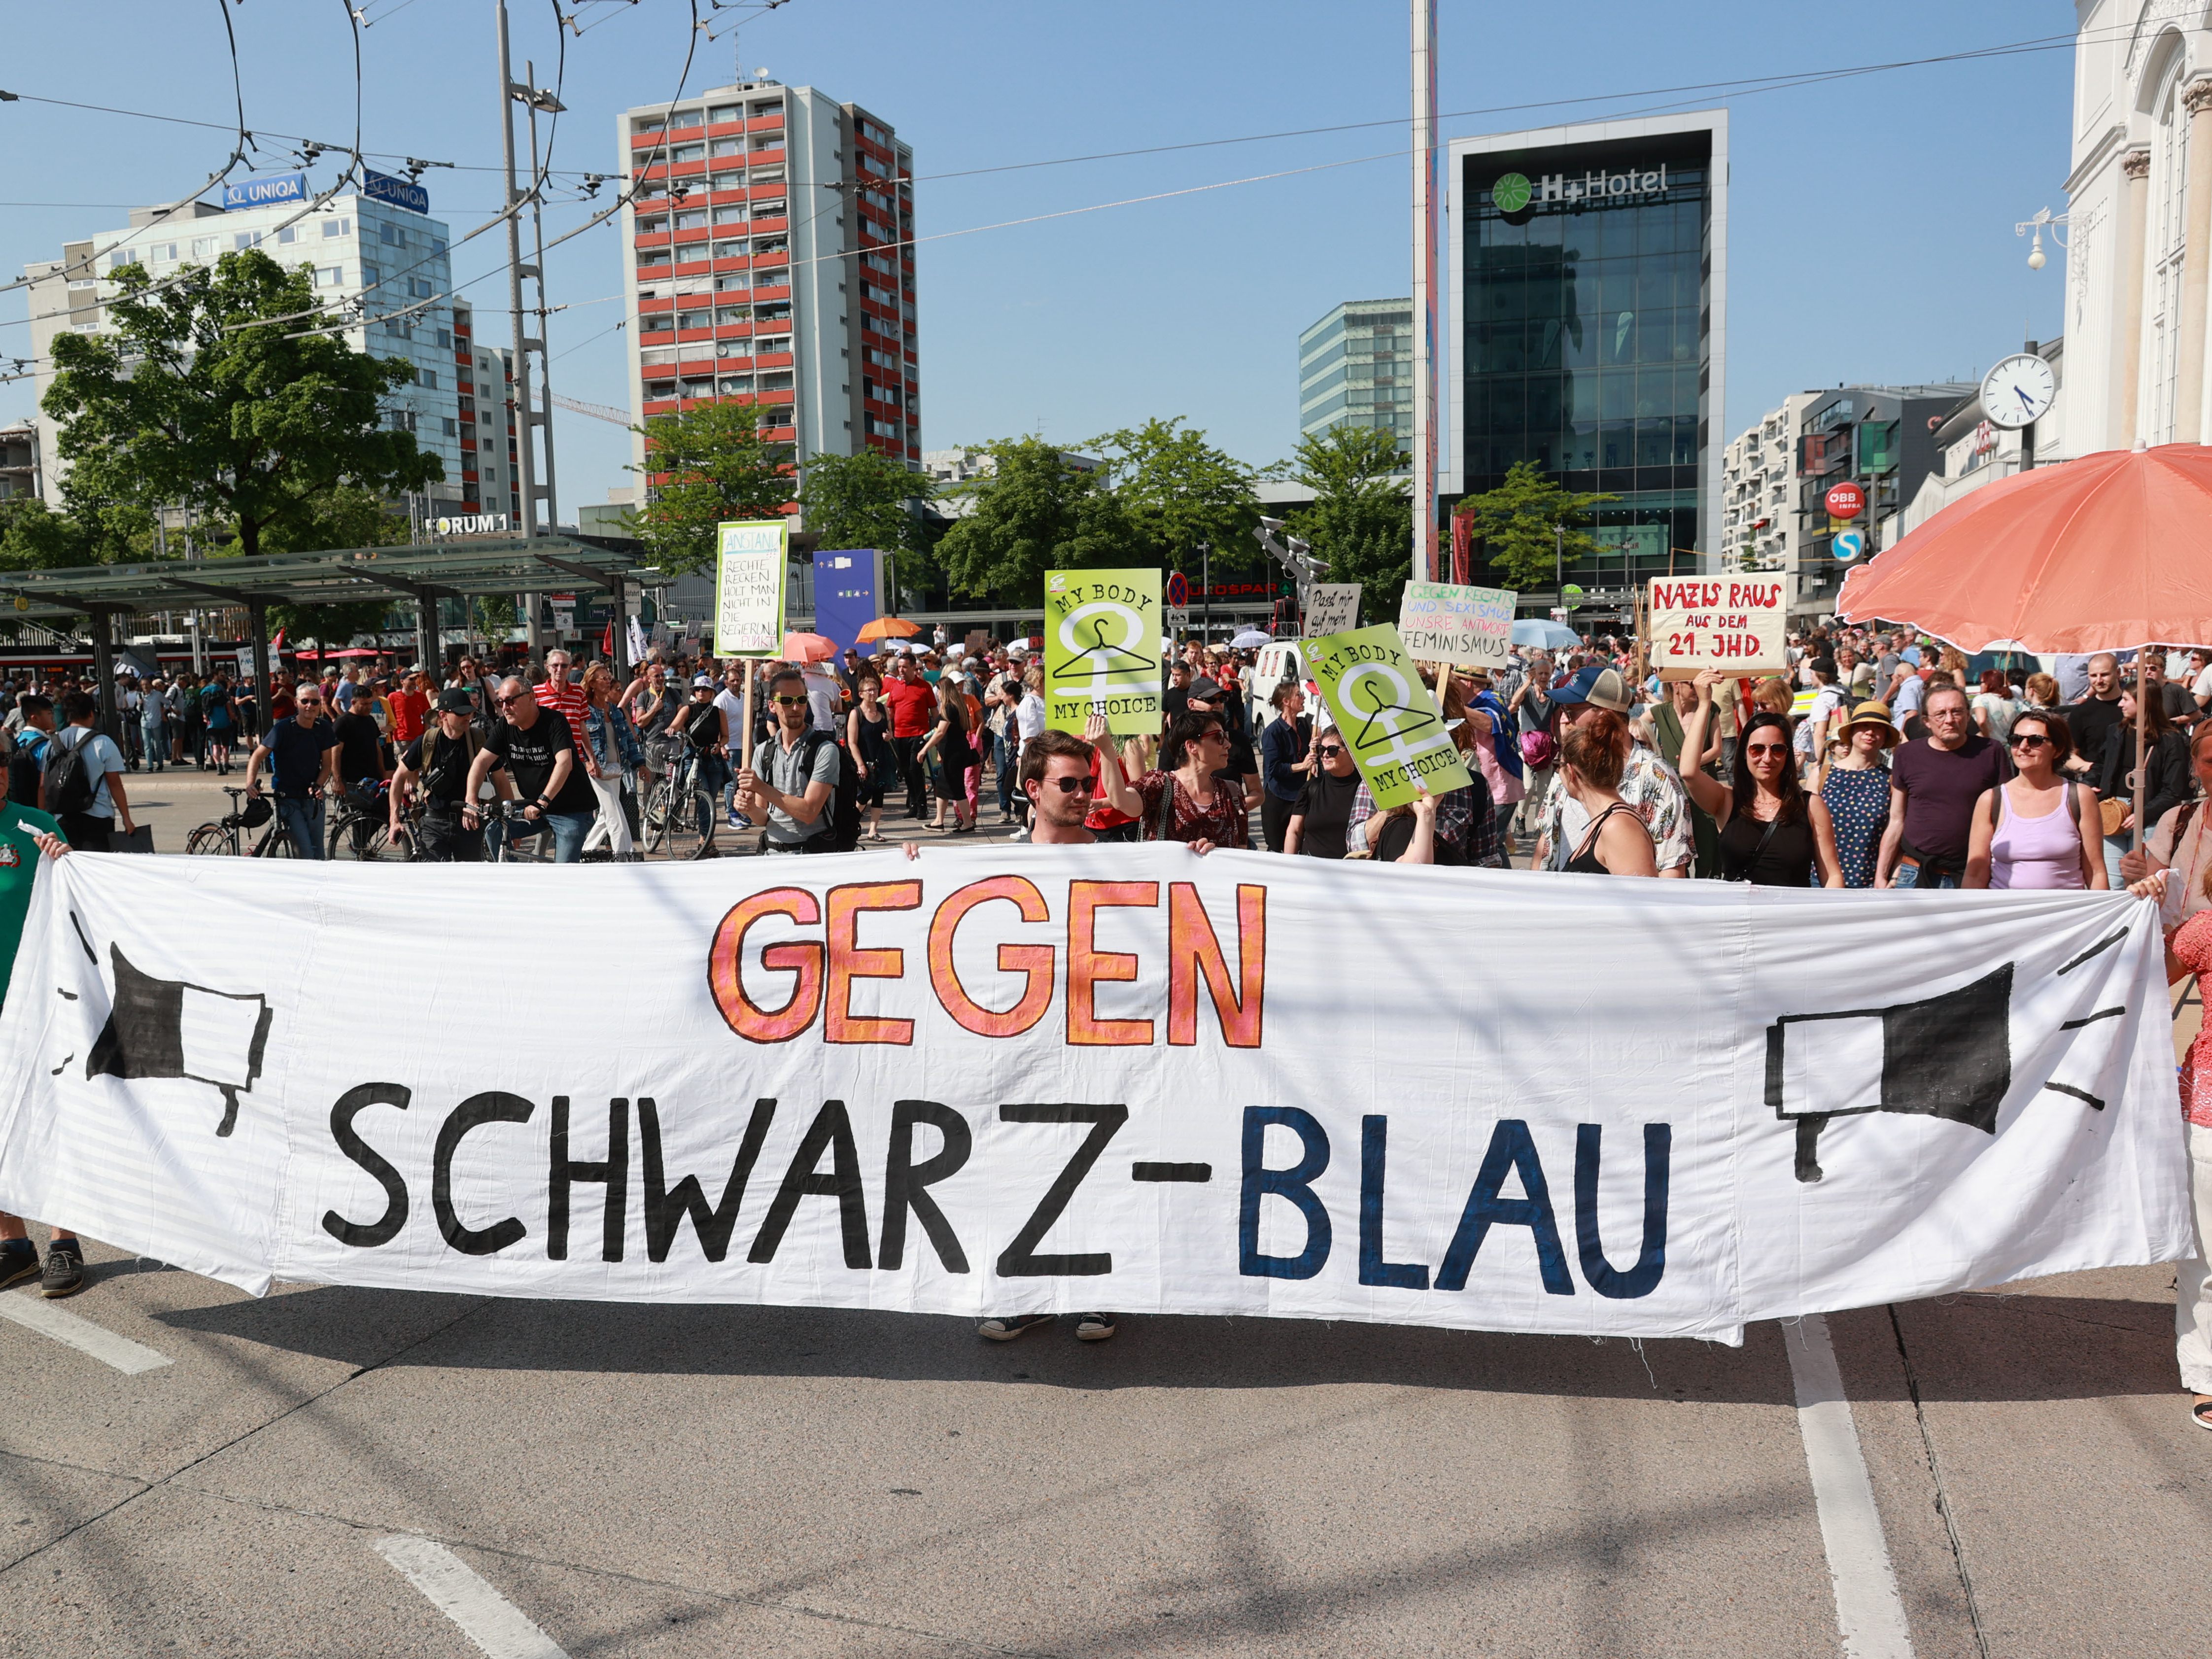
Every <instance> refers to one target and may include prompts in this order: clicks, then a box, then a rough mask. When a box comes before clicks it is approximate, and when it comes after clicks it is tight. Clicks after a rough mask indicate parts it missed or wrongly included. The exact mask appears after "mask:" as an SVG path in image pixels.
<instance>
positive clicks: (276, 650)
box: [269, 628, 284, 657]
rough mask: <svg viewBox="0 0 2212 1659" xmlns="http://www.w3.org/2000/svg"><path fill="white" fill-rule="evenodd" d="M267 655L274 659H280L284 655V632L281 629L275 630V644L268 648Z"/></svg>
mask: <svg viewBox="0 0 2212 1659" xmlns="http://www.w3.org/2000/svg"><path fill="white" fill-rule="evenodd" d="M269 653H270V655H271V656H276V657H281V656H283V654H284V630H283V629H281V628H280V629H277V630H276V643H275V644H274V645H272V646H270V647H269Z"/></svg>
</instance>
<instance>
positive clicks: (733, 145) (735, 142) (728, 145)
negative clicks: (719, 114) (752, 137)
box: [707, 137, 745, 155]
mask: <svg viewBox="0 0 2212 1659" xmlns="http://www.w3.org/2000/svg"><path fill="white" fill-rule="evenodd" d="M707 153H708V155H744V153H745V141H744V138H743V137H730V138H717V139H716V140H714V143H711V144H709V145H708V147H707Z"/></svg>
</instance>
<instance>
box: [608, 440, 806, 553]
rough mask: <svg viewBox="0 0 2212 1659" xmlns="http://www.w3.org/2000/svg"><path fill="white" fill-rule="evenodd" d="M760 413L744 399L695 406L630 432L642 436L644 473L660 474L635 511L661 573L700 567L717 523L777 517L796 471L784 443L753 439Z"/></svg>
mask: <svg viewBox="0 0 2212 1659" xmlns="http://www.w3.org/2000/svg"><path fill="white" fill-rule="evenodd" d="M765 412H766V405H764V404H755V403H751V402H749V401H744V400H739V401H738V402H733V403H720V404H696V405H694V406H693V407H692V408H690V409H687V410H684V412H683V413H681V414H679V415H655V416H653V417H652V418H650V419H649V420H647V422H646V423H645V424H644V425H643V426H641V427H638V428H634V429H635V430H636V431H639V432H641V433H643V434H644V435H645V444H646V452H647V456H646V464H645V468H644V471H646V472H647V474H649V475H654V476H659V475H661V474H665V475H666V476H665V478H664V479H663V481H662V482H661V483H659V484H656V485H653V486H652V488H651V489H650V491H649V494H650V497H651V499H649V500H648V501H647V502H646V504H645V506H644V507H641V508H640V509H639V510H638V511H637V513H635V524H636V527H637V537H638V539H639V540H640V541H641V542H643V543H644V544H645V547H646V550H647V553H649V554H650V555H651V556H652V558H653V562H654V563H655V564H658V565H659V567H660V568H662V569H664V570H666V571H669V572H671V574H678V575H681V574H684V573H685V572H687V571H692V570H703V569H706V568H708V566H709V565H710V564H712V563H713V562H714V527H715V526H717V525H720V524H722V523H724V522H726V521H727V520H738V519H774V518H778V517H780V516H781V514H782V513H783V509H784V507H785V506H786V505H787V503H788V502H789V501H790V500H791V492H792V486H793V483H794V481H795V479H794V473H795V471H796V469H795V468H794V467H793V465H792V450H791V446H790V445H789V444H787V443H771V442H769V441H768V440H767V439H765V438H763V436H762V435H761V422H762V418H763V415H764V414H765ZM635 470H636V469H635V468H633V469H632V471H635Z"/></svg>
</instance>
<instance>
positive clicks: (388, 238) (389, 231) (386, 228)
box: [376, 224, 407, 247]
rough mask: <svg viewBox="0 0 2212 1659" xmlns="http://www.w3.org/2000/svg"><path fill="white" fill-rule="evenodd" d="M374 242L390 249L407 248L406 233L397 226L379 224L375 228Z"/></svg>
mask: <svg viewBox="0 0 2212 1659" xmlns="http://www.w3.org/2000/svg"><path fill="white" fill-rule="evenodd" d="M376 240H378V241H380V242H382V243H384V244H385V245H386V246H390V247H404V246H407V233H406V232H405V231H404V230H402V229H401V228H399V227H398V225H394V224H381V225H379V226H378V227H377V228H376Z"/></svg>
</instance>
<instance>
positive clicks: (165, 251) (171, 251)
mask: <svg viewBox="0 0 2212 1659" xmlns="http://www.w3.org/2000/svg"><path fill="white" fill-rule="evenodd" d="M146 257H147V258H149V259H159V260H160V261H161V263H162V264H175V263H176V258H177V245H176V244H175V243H174V242H156V243H155V244H154V246H151V247H149V248H148V249H147V250H146Z"/></svg>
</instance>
